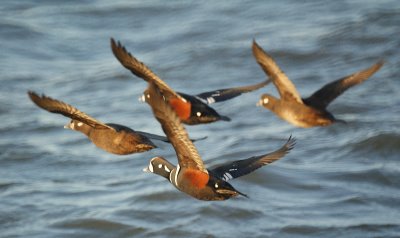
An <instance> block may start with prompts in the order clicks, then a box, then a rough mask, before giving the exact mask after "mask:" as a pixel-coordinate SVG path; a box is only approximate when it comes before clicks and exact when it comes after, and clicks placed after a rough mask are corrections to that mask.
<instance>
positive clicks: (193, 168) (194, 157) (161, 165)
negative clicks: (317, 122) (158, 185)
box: [145, 83, 294, 201]
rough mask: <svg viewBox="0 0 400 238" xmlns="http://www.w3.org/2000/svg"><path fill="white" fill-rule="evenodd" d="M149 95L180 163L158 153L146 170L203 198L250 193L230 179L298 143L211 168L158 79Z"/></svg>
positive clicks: (148, 97) (149, 89)
mask: <svg viewBox="0 0 400 238" xmlns="http://www.w3.org/2000/svg"><path fill="white" fill-rule="evenodd" d="M145 96H146V97H147V99H146V102H147V103H148V104H149V105H150V106H151V108H152V111H153V114H154V116H155V117H156V119H157V120H158V121H159V122H160V124H161V126H162V129H163V131H164V132H165V134H166V135H167V137H168V139H169V140H170V141H171V144H172V146H173V147H174V149H175V152H176V155H177V158H178V165H177V166H176V167H174V166H173V165H172V164H171V163H169V162H168V161H167V160H166V159H164V158H163V157H155V158H153V159H152V160H151V161H150V163H149V165H148V167H147V168H146V169H145V171H150V172H152V173H155V174H158V175H160V176H162V177H164V178H166V179H168V180H169V181H170V182H171V183H172V184H173V185H174V186H175V187H176V188H177V189H179V190H181V191H182V192H184V193H186V194H188V195H190V196H192V197H194V198H197V199H199V200H206V201H210V200H226V199H229V198H231V197H235V196H238V195H239V194H240V195H243V196H246V195H245V194H242V193H240V192H239V191H237V190H236V189H235V188H233V187H232V185H230V184H229V183H228V182H227V181H228V180H229V179H233V178H236V177H240V176H243V175H246V174H248V173H250V172H252V171H254V170H256V169H258V168H260V167H262V166H264V165H266V164H269V163H271V162H273V161H276V160H278V159H280V158H281V157H283V156H284V155H285V154H287V153H288V152H289V151H290V150H291V149H292V148H293V146H294V140H293V139H289V141H288V142H287V143H286V144H285V146H284V147H282V148H281V149H279V150H277V151H275V152H273V153H269V154H265V155H261V156H254V157H251V158H249V159H247V160H239V161H234V162H231V163H226V164H224V165H222V166H218V167H217V168H214V169H212V170H208V169H206V168H205V166H204V163H203V161H202V159H201V157H200V155H199V153H198V151H197V149H196V147H195V146H194V145H193V143H192V142H191V141H190V140H189V139H188V138H189V137H188V134H187V132H186V130H185V128H184V127H183V125H182V124H181V122H180V119H179V118H178V116H177V115H176V113H175V111H174V110H173V109H172V108H171V106H170V105H169V104H168V103H167V102H166V101H165V98H164V97H163V96H162V94H161V92H160V90H159V89H158V88H157V86H156V85H155V84H154V83H150V84H149V88H148V89H147V90H146V91H145Z"/></svg>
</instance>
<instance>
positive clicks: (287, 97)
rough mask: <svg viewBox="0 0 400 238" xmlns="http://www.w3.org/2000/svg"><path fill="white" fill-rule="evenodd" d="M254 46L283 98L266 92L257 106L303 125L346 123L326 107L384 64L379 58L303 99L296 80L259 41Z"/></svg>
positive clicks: (258, 61)
mask: <svg viewBox="0 0 400 238" xmlns="http://www.w3.org/2000/svg"><path fill="white" fill-rule="evenodd" d="M252 48H253V54H254V57H255V58H256V60H257V63H258V64H259V65H260V66H261V68H262V69H263V70H264V72H265V73H266V74H267V75H268V76H269V77H270V79H271V80H272V82H273V84H274V85H275V87H276V88H277V90H278V92H279V95H280V97H281V98H280V99H278V98H275V97H274V96H271V95H269V94H263V95H262V96H261V99H260V100H259V102H258V103H257V105H259V106H264V107H265V108H267V109H269V110H271V111H272V112H273V113H275V114H276V115H277V116H279V117H280V118H281V119H283V120H286V121H288V122H289V123H291V124H293V125H295V126H298V127H304V128H307V127H314V126H328V125H331V124H332V123H334V122H344V121H343V120H338V119H336V118H335V117H334V116H333V115H332V114H331V113H330V112H328V111H327V110H326V107H327V106H328V105H329V104H330V103H331V102H332V101H333V100H334V99H335V98H336V97H338V96H339V95H341V94H342V93H343V92H344V91H346V90H347V89H348V88H350V87H352V86H354V85H357V84H359V83H362V82H364V81H365V80H367V79H368V78H369V77H370V76H371V75H373V74H374V73H375V72H376V71H378V70H379V69H380V68H381V67H382V65H383V63H384V62H383V61H379V62H377V63H376V64H374V65H372V66H371V67H369V68H367V69H364V70H361V71H359V72H356V73H354V74H352V75H349V76H346V77H344V78H341V79H338V80H336V81H333V82H331V83H328V84H326V85H325V86H323V87H322V88H321V89H319V90H318V91H316V92H314V93H313V94H312V95H311V96H310V97H308V98H301V96H300V94H299V93H298V92H297V90H296V87H295V86H294V85H293V83H292V82H291V81H290V80H289V78H288V77H287V76H286V75H285V73H284V72H283V71H282V70H281V69H280V68H279V66H278V65H277V64H276V62H275V61H274V60H273V59H272V57H271V56H269V55H268V54H267V53H266V52H265V51H264V50H263V49H262V48H261V47H260V46H259V45H258V44H257V43H256V41H253V47H252Z"/></svg>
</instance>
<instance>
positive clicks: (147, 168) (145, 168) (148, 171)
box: [142, 167, 151, 173]
mask: <svg viewBox="0 0 400 238" xmlns="http://www.w3.org/2000/svg"><path fill="white" fill-rule="evenodd" d="M142 171H143V172H146V173H151V171H150V169H149V167H144V168H143V169H142Z"/></svg>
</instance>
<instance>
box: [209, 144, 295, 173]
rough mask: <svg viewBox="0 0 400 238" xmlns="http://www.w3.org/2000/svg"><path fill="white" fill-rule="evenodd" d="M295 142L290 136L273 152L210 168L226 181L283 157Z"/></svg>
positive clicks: (211, 171)
mask: <svg viewBox="0 0 400 238" xmlns="http://www.w3.org/2000/svg"><path fill="white" fill-rule="evenodd" d="M295 143H296V140H295V139H294V138H292V137H290V138H289V139H288V141H287V142H286V144H285V145H283V146H282V147H281V148H280V149H278V150H276V151H274V152H272V153H269V154H264V155H259V156H253V157H251V158H248V159H244V160H237V161H234V162H228V163H225V164H223V165H217V166H216V167H214V168H213V169H210V173H211V174H213V175H214V176H216V177H218V178H220V179H222V180H225V181H228V180H231V179H234V178H237V177H241V176H243V175H246V174H249V173H251V172H253V171H254V170H256V169H259V168H261V167H262V166H264V165H267V164H270V163H272V162H274V161H276V160H278V159H280V158H282V157H283V156H285V155H286V154H287V153H289V151H290V150H291V149H293V147H294V145H295Z"/></svg>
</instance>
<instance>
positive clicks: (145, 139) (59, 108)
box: [28, 91, 168, 155]
mask: <svg viewBox="0 0 400 238" xmlns="http://www.w3.org/2000/svg"><path fill="white" fill-rule="evenodd" d="M28 95H29V97H30V99H31V100H32V101H33V102H34V103H35V104H36V105H37V106H38V107H40V108H42V109H44V110H46V111H49V112H52V113H58V114H62V115H64V116H66V117H69V118H71V119H72V120H71V122H70V123H68V124H67V125H65V126H64V127H65V128H69V129H72V130H75V131H80V132H82V133H83V134H85V135H86V136H87V137H88V138H89V139H90V140H91V141H92V142H93V143H94V144H95V145H96V146H97V147H99V148H101V149H103V150H105V151H107V152H110V153H113V154H118V155H126V154H132V153H138V152H144V151H148V150H151V149H154V148H156V146H155V145H154V143H153V142H152V141H151V140H150V139H149V138H151V139H156V140H162V141H165V142H168V139H167V138H166V137H163V136H159V135H154V134H150V133H147V132H141V131H134V130H132V129H131V128H129V127H126V126H123V125H118V124H112V123H108V124H105V123H103V122H100V121H98V120H96V119H94V118H92V117H91V116H89V115H87V114H86V113H84V112H81V111H79V110H78V109H77V108H75V107H73V106H71V105H69V104H67V103H64V102H62V101H59V100H56V99H53V98H50V97H47V96H45V95H42V96H39V95H38V94H36V93H35V92H32V91H29V92H28Z"/></svg>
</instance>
